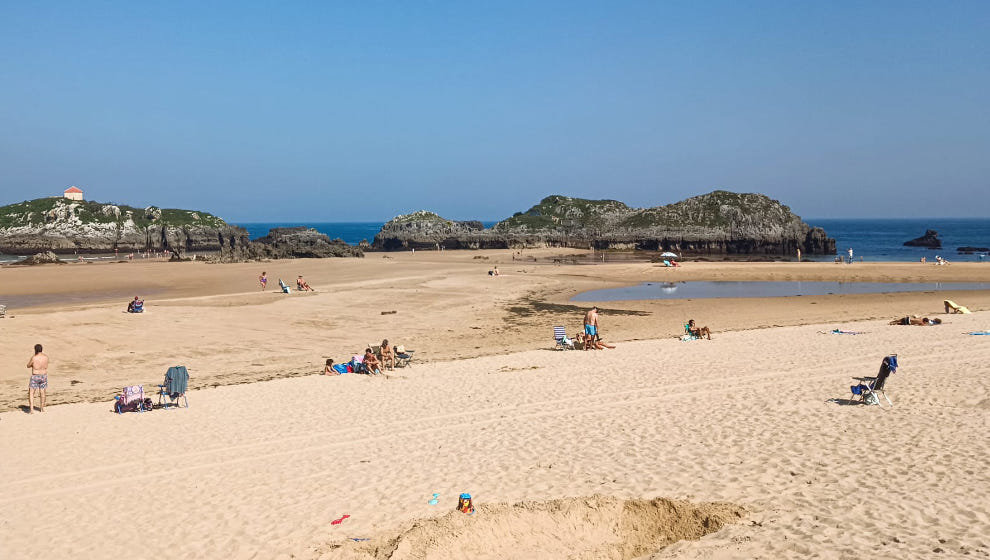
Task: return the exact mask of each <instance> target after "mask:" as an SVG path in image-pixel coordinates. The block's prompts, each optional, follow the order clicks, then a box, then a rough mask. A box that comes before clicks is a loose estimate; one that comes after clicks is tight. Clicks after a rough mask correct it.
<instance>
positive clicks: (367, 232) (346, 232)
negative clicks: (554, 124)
mask: <svg viewBox="0 0 990 560" xmlns="http://www.w3.org/2000/svg"><path fill="white" fill-rule="evenodd" d="M481 223H482V225H484V226H485V227H492V226H493V225H495V224H496V223H498V222H486V221H482V222H481ZM233 225H236V226H240V227H242V228H244V229H246V230H247V232H248V235H249V236H250V237H251V239H257V238H259V237H264V236H266V235H268V230H270V229H272V228H276V227H308V228H313V229H315V230H316V231H318V232H320V233H324V234H326V235H327V236H328V237H329V238H330V239H342V240H343V241H344V242H345V243H348V244H350V245H357V244H358V243H360V242H361V241H362V240H367V241H368V243H371V241H372V240H373V239H374V238H375V235H376V234H377V233H378V232H379V231H381V229H382V226H383V225H385V223H384V222H249V223H241V224H233Z"/></svg>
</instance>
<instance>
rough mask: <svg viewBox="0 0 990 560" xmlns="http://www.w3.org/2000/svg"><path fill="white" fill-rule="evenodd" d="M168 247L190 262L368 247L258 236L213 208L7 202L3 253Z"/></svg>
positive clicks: (298, 235) (1, 216)
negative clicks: (193, 256)
mask: <svg viewBox="0 0 990 560" xmlns="http://www.w3.org/2000/svg"><path fill="white" fill-rule="evenodd" d="M146 250H151V251H164V250H168V251H170V252H171V253H172V255H173V258H174V259H177V260H182V259H183V257H185V255H186V254H187V253H190V252H195V253H211V254H209V255H207V256H206V260H208V261H213V262H240V261H246V260H255V259H279V258H292V257H317V258H318V257H330V256H363V254H364V252H363V250H362V249H360V248H357V247H351V246H350V245H347V244H346V243H344V242H343V241H341V240H339V239H336V240H330V239H329V238H328V237H327V236H326V235H323V234H321V233H319V232H317V231H316V230H312V229H306V228H279V229H273V230H271V232H269V234H268V235H267V236H266V237H263V238H261V239H260V240H258V241H251V239H250V238H249V237H248V233H247V231H246V230H244V229H243V228H240V227H237V226H231V225H229V224H227V223H226V222H224V221H223V220H222V219H220V218H218V217H216V216H213V215H211V214H208V213H206V212H197V211H192V210H174V209H168V208H158V207H155V206H149V207H147V208H144V209H139V208H132V207H130V206H121V205H114V204H101V203H99V202H91V201H81V200H80V201H73V200H66V199H63V198H41V199H37V200H31V201H26V202H22V203H19V204H11V205H9V206H4V207H2V208H0V253H13V254H18V253H20V254H24V253H31V252H37V251H50V252H51V254H55V253H62V254H69V253H73V254H74V253H113V252H114V251H117V252H119V253H129V252H141V251H146Z"/></svg>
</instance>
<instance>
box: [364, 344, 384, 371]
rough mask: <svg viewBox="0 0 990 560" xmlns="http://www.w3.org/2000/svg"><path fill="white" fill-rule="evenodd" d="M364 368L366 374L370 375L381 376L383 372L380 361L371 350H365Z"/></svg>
mask: <svg viewBox="0 0 990 560" xmlns="http://www.w3.org/2000/svg"><path fill="white" fill-rule="evenodd" d="M364 368H365V371H366V373H369V374H380V373H381V372H382V364H381V363H380V362H379V361H378V357H377V356H375V353H374V352H372V351H371V348H365V349H364Z"/></svg>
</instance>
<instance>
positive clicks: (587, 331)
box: [584, 307, 598, 350]
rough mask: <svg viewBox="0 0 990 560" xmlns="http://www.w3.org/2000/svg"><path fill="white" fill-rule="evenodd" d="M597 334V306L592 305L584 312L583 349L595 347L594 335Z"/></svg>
mask: <svg viewBox="0 0 990 560" xmlns="http://www.w3.org/2000/svg"><path fill="white" fill-rule="evenodd" d="M597 334H598V307H592V308H591V309H590V310H589V311H588V312H587V313H585V314H584V349H585V350H591V349H592V348H595V335H597Z"/></svg>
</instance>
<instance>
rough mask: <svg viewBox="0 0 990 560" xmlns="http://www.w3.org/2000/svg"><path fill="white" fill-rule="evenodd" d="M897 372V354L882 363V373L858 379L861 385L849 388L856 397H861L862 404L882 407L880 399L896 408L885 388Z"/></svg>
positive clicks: (886, 358)
mask: <svg viewBox="0 0 990 560" xmlns="http://www.w3.org/2000/svg"><path fill="white" fill-rule="evenodd" d="M896 371H897V354H891V355H890V356H887V357H885V358H884V359H883V361H882V362H880V371H879V372H878V373H877V376H876V377H858V378H856V379H858V380H859V383H858V384H856V385H853V386H851V387H849V389H850V390H851V391H852V394H853V396H854V397H859V400H860V402H862V403H865V404H875V405H877V406H880V397H883V398H884V400H886V401H887V404H889V405H890V406H894V403H892V402H890V397H888V396H887V393H886V391H885V390H884V387H885V386H886V384H887V378H888V377H890V374H892V373H894V372H896Z"/></svg>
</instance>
